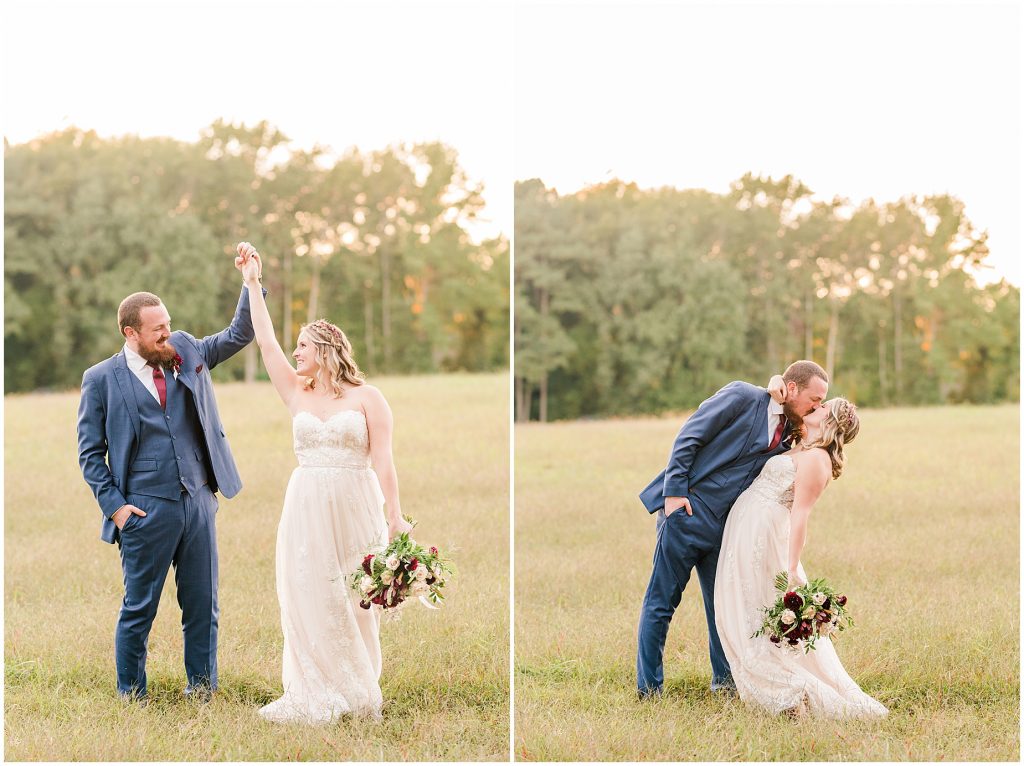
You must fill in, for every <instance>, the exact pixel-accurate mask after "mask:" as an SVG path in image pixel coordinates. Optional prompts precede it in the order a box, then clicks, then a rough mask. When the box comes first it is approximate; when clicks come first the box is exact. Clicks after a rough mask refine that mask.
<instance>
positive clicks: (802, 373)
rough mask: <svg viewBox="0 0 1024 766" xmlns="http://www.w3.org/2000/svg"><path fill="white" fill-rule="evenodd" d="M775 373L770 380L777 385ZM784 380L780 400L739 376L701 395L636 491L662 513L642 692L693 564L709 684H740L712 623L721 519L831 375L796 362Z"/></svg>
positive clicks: (655, 690)
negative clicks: (660, 467)
mask: <svg viewBox="0 0 1024 766" xmlns="http://www.w3.org/2000/svg"><path fill="white" fill-rule="evenodd" d="M777 380H778V377H777V376H776V377H775V378H773V379H772V382H771V383H769V389H771V390H772V391H773V392H774V390H775V381H777ZM782 383H783V385H784V388H785V400H784V403H782V404H780V403H778V402H776V401H775V400H774V399H773V395H770V394H769V392H768V390H766V389H763V388H760V387H758V386H752V385H751V384H749V383H744V382H742V381H733V382H732V383H729V384H728V385H727V386H725V387H724V388H722V389H721V390H720V391H718V392H717V393H716V394H715V395H714V396H712V397H711V398H710V399H707V400H705V401H704V402H702V403H701V405H700V407H698V408H697V411H696V412H695V413H694V414H693V415H691V416H690V418H689V420H687V421H686V423H685V424H684V425H683V427H682V428H681V429H680V431H679V434H678V435H677V436H676V440H675V444H673V446H672V454H671V455H669V460H668V466H667V467H666V468H665V470H664V471H662V472H661V473H660V474H659V475H658V476H657V478H655V479H654V481H652V482H651V483H650V484H648V485H647V487H646V488H645V489H644V491H643V492H641V493H640V500H641V501H642V502H643V504H644V506H645V507H646V508H647V511H648V512H649V513H654V512H657V513H658V521H657V541H656V543H655V547H654V570H653V571H652V572H651V580H650V583H649V584H648V586H647V593H646V594H645V595H644V603H643V608H642V609H641V612H640V628H639V633H638V637H637V644H638V645H637V657H636V675H637V693H638V694H639V696H640V697H641V698H645V697H649V696H652V695H657V694H660V693H661V690H662V684H663V682H664V670H663V667H662V653H663V651H664V649H665V637H666V635H667V634H668V626H669V622H670V621H671V620H672V614H673V613H674V612H675V610H676V607H677V606H679V601H680V599H681V598H682V594H683V589H684V588H685V587H686V583H687V581H689V579H690V571H691V570H693V569H694V568H696V569H697V576H698V577H699V578H700V589H701V593H702V594H703V596H704V614H705V617H706V618H707V622H708V649H709V652H710V654H711V689H712V690H713V691H717V690H720V689H729V688H735V684H734V683H733V680H732V671H731V670H730V669H729V663H728V661H727V660H726V658H725V654H724V652H723V651H722V645H721V642H720V641H719V639H718V630H717V628H716V627H715V601H714V599H715V595H714V594H715V570H716V568H717V566H718V551H719V549H720V548H721V546H722V533H723V532H724V530H725V519H726V516H727V515H728V513H729V509H730V508H731V507H732V504H733V503H734V502H735V501H736V498H737V497H739V495H740V493H741V492H743V490H745V489H746V488H747V487H749V486H750V484H751V483H752V482H753V481H754V479H755V478H756V477H757V475H758V474H759V473H760V472H761V469H762V468H763V467H764V464H765V463H766V462H768V459H769V458H770V457H772V456H773V455H778V454H780V453H782V452H784V451H785V450H786V449H788V448H789V444H788V439H789V435H790V431H791V430H792V427H793V425H795V424H798V423H799V422H800V420H801V419H802V418H803V417H804V416H806V415H809V414H810V413H811V412H813V411H814V410H816V409H817V408H818V407H819V406H820V405H821V403H822V401H824V399H825V395H826V393H828V375H827V374H826V373H825V371H824V370H823V369H822V368H821V367H819V366H818V365H817V364H815V363H814V362H807V361H800V362H794V363H793V364H791V365H790V366H789V367H788V368H787V369H786V372H785V373H784V374H783V376H782Z"/></svg>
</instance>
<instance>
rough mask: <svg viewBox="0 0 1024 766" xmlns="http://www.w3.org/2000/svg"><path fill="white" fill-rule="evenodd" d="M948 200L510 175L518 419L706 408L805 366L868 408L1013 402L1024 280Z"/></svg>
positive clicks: (792, 182)
mask: <svg viewBox="0 0 1024 766" xmlns="http://www.w3.org/2000/svg"><path fill="white" fill-rule="evenodd" d="M987 255H988V248H987V245H986V235H985V233H983V232H978V231H976V230H975V228H974V227H973V226H972V225H971V222H970V221H969V220H968V219H967V217H966V216H965V215H964V209H963V203H962V202H960V201H959V200H957V199H955V198H953V197H950V196H937V197H907V198H904V199H901V200H899V201H897V202H892V203H880V202H876V201H874V200H868V201H866V202H864V203H863V204H861V205H859V206H854V205H852V204H851V203H850V202H849V201H847V200H843V199H838V198H837V199H834V200H831V201H816V200H814V199H813V198H812V196H811V190H810V189H808V188H807V187H806V186H804V185H803V184H802V183H800V182H799V181H797V180H796V179H794V178H792V177H790V176H787V177H785V178H782V179H778V180H774V179H771V178H759V177H756V176H753V175H750V174H748V175H746V176H744V177H743V178H741V179H739V180H737V181H735V182H734V183H733V184H732V187H731V189H730V191H729V193H727V194H724V195H723V194H712V193H710V192H707V191H703V190H677V189H672V188H663V189H655V190H641V189H639V188H637V186H636V185H634V184H628V183H623V182H621V181H612V182H609V183H606V184H602V185H599V186H594V187H589V188H586V189H583V190H581V191H579V192H577V193H575V194H571V195H565V196H559V195H558V194H557V193H555V191H553V190H551V189H547V188H546V187H545V186H544V184H543V183H542V182H541V181H540V180H537V179H533V180H528V181H523V182H520V183H517V184H516V219H515V290H516V315H515V329H514V334H515V355H516V358H515V371H516V380H515V392H516V402H515V407H516V417H517V419H518V420H520V421H522V420H527V419H540V420H548V419H558V418H576V417H581V416H587V415H614V414H634V413H657V412H660V411H665V410H670V409H682V408H686V407H693V406H696V405H697V404H699V403H700V402H701V401H702V400H703V399H705V398H706V397H708V396H709V395H710V394H712V393H714V391H715V390H717V389H718V388H719V387H720V386H722V385H724V384H725V383H727V382H728V381H730V380H733V379H737V378H738V379H743V380H748V381H751V382H754V383H757V384H759V385H764V384H765V383H766V382H767V380H768V378H769V376H770V375H771V374H773V373H775V372H782V370H783V369H784V368H785V367H786V365H787V364H788V363H789V362H791V361H794V360H796V359H813V360H815V361H817V362H818V363H819V364H821V365H822V366H824V367H825V368H826V369H827V370H828V371H829V373H830V375H831V376H832V380H833V385H832V386H831V389H830V391H831V392H832V393H834V394H837V395H844V396H847V397H849V398H850V399H852V400H853V401H855V402H857V403H858V404H861V405H869V406H884V405H912V404H939V403H953V402H997V401H1016V400H1017V399H1018V391H1019V380H1020V358H1019V346H1020V332H1019V330H1020V290H1019V289H1018V288H1016V287H1014V286H1012V285H1010V284H1009V283H1007V282H1005V281H999V282H995V283H990V284H987V285H985V286H980V285H979V283H978V282H977V281H976V280H975V278H974V275H975V274H979V273H981V272H982V271H983V270H984V269H985V268H986V264H985V258H986V256H987Z"/></svg>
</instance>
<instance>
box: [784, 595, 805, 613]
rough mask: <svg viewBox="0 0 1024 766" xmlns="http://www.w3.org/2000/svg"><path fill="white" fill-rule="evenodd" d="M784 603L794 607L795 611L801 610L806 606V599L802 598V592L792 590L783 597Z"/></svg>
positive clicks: (788, 607)
mask: <svg viewBox="0 0 1024 766" xmlns="http://www.w3.org/2000/svg"><path fill="white" fill-rule="evenodd" d="M782 603H783V604H785V605H786V608H787V609H792V610H793V611H794V612H799V611H800V610H801V609H802V608H803V606H804V600H803V599H802V598H800V594H798V593H797V592H796V591H792V590H791V591H789V592H788V593H787V594H786V595H785V596H784V597H783V599H782Z"/></svg>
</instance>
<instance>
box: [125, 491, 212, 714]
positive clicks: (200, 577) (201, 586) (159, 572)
mask: <svg viewBox="0 0 1024 766" xmlns="http://www.w3.org/2000/svg"><path fill="white" fill-rule="evenodd" d="M126 499H127V501H128V502H129V503H131V504H132V505H135V506H137V507H139V508H141V509H142V510H144V511H145V512H146V516H136V515H135V514H132V515H131V516H129V517H128V519H127V521H126V522H125V525H124V528H123V529H122V530H121V533H120V535H119V540H118V547H119V548H120V550H121V569H122V571H123V573H124V600H123V601H122V603H121V612H120V614H119V615H118V619H117V630H116V632H115V635H114V656H115V662H116V664H117V689H118V691H119V692H120V693H121V694H122V695H125V696H145V694H146V653H147V650H148V646H149V631H150V628H151V627H152V626H153V620H154V618H155V617H156V611H157V606H158V605H159V603H160V594H161V592H162V591H163V587H164V582H165V580H166V579H167V572H168V570H169V569H170V568H171V567H172V566H173V567H174V582H175V585H176V586H177V590H178V605H179V606H180V607H181V627H182V632H183V633H184V640H185V674H186V676H187V678H188V685H189V688H191V689H195V688H197V687H209V688H213V689H216V688H217V624H218V619H219V610H218V607H217V579H218V571H217V536H216V526H215V523H214V522H215V518H216V513H217V497H216V495H215V494H214V493H213V492H212V491H211V490H210V488H209V487H208V486H205V485H204V486H202V487H200V488H199V489H198V490H197V491H196V494H195V495H189V494H188V493H184V492H183V493H182V496H181V499H180V500H177V501H173V500H165V499H163V498H158V497H148V496H145V495H135V494H129V495H128V496H127V497H126Z"/></svg>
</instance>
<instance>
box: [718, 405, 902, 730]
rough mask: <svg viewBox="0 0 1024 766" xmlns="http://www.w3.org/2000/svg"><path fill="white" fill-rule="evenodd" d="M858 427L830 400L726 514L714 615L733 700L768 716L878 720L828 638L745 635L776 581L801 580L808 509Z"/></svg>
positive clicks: (833, 475) (873, 704)
mask: <svg viewBox="0 0 1024 766" xmlns="http://www.w3.org/2000/svg"><path fill="white" fill-rule="evenodd" d="M859 430H860V421H859V419H858V418H857V411H856V407H854V406H853V405H852V404H851V403H850V402H848V401H846V400H845V399H840V398H836V399H832V400H831V401H829V402H825V403H824V404H823V405H822V406H821V407H819V408H818V409H816V410H815V411H814V412H812V413H811V414H809V415H807V416H806V417H805V418H804V420H803V433H802V435H800V434H798V435H797V436H796V437H795V438H794V445H795V446H794V447H793V449H791V450H789V451H788V452H785V453H783V454H781V455H776V456H775V457H773V458H771V459H770V460H769V461H768V462H767V463H766V464H765V466H764V469H763V470H762V471H761V474H760V475H759V476H758V477H757V479H755V480H754V483H753V484H751V485H750V487H748V488H747V489H746V490H745V491H744V492H743V494H741V495H740V496H739V498H737V500H736V503H735V504H734V505H733V507H732V510H731V511H730V512H729V517H728V521H726V524H725V532H724V535H723V538H722V549H721V554H720V556H719V559H718V570H717V573H716V577H715V605H716V607H715V619H716V622H717V625H718V635H719V638H721V640H722V648H723V649H724V650H725V655H726V657H727V658H728V660H729V666H730V667H731V668H732V675H733V678H734V679H735V681H736V689H737V691H738V692H739V696H740V698H741V699H742V700H744V701H745V702H750V703H753V704H755V705H758V706H760V707H763V708H766V709H768V710H769V711H771V712H773V713H781V712H787V713H789V714H791V715H796V716H799V715H803V714H804V713H807V712H811V713H815V714H817V715H822V716H826V717H831V718H845V717H881V716H884V715H886V714H887V712H888V711H887V710H886V708H885V707H884V706H883V705H882V704H881V703H880V702H878V701H877V700H875V699H872V698H871V697H870V696H868V695H867V694H865V693H864V692H863V691H861V689H860V687H859V686H858V685H857V684H856V682H854V681H853V679H851V678H850V676H849V675H848V674H847V673H846V671H845V670H844V669H843V665H842V663H841V662H840V661H839V657H838V655H836V651H835V649H834V648H833V646H832V642H831V641H830V640H821V641H818V642H817V643H816V644H815V649H813V650H812V651H810V652H808V653H807V654H804V653H803V650H790V649H789V648H788V647H786V648H783V647H780V646H777V645H775V644H773V643H771V642H770V641H769V640H768V637H767V636H760V637H757V638H752V637H751V636H752V635H753V633H754V631H756V630H757V629H758V628H759V627H760V625H761V620H762V617H763V614H762V611H761V608H762V607H764V606H767V605H770V604H772V603H774V602H775V599H776V597H777V592H776V590H775V582H774V581H775V575H776V574H777V573H778V572H781V571H787V572H788V573H789V582H790V587H794V586H799V585H804V584H806V582H807V578H806V575H805V573H804V569H803V566H802V565H801V564H800V553H801V552H802V551H803V547H804V540H805V538H806V534H807V521H808V517H809V516H810V513H811V508H813V507H814V503H815V502H816V501H817V499H818V497H819V496H820V495H821V493H822V491H824V489H825V486H826V485H827V484H828V481H829V479H838V478H839V476H840V474H841V473H842V471H843V464H844V461H845V457H844V451H843V448H844V446H845V445H846V444H848V443H849V442H851V441H853V439H854V437H856V436H857V432H858V431H859Z"/></svg>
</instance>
